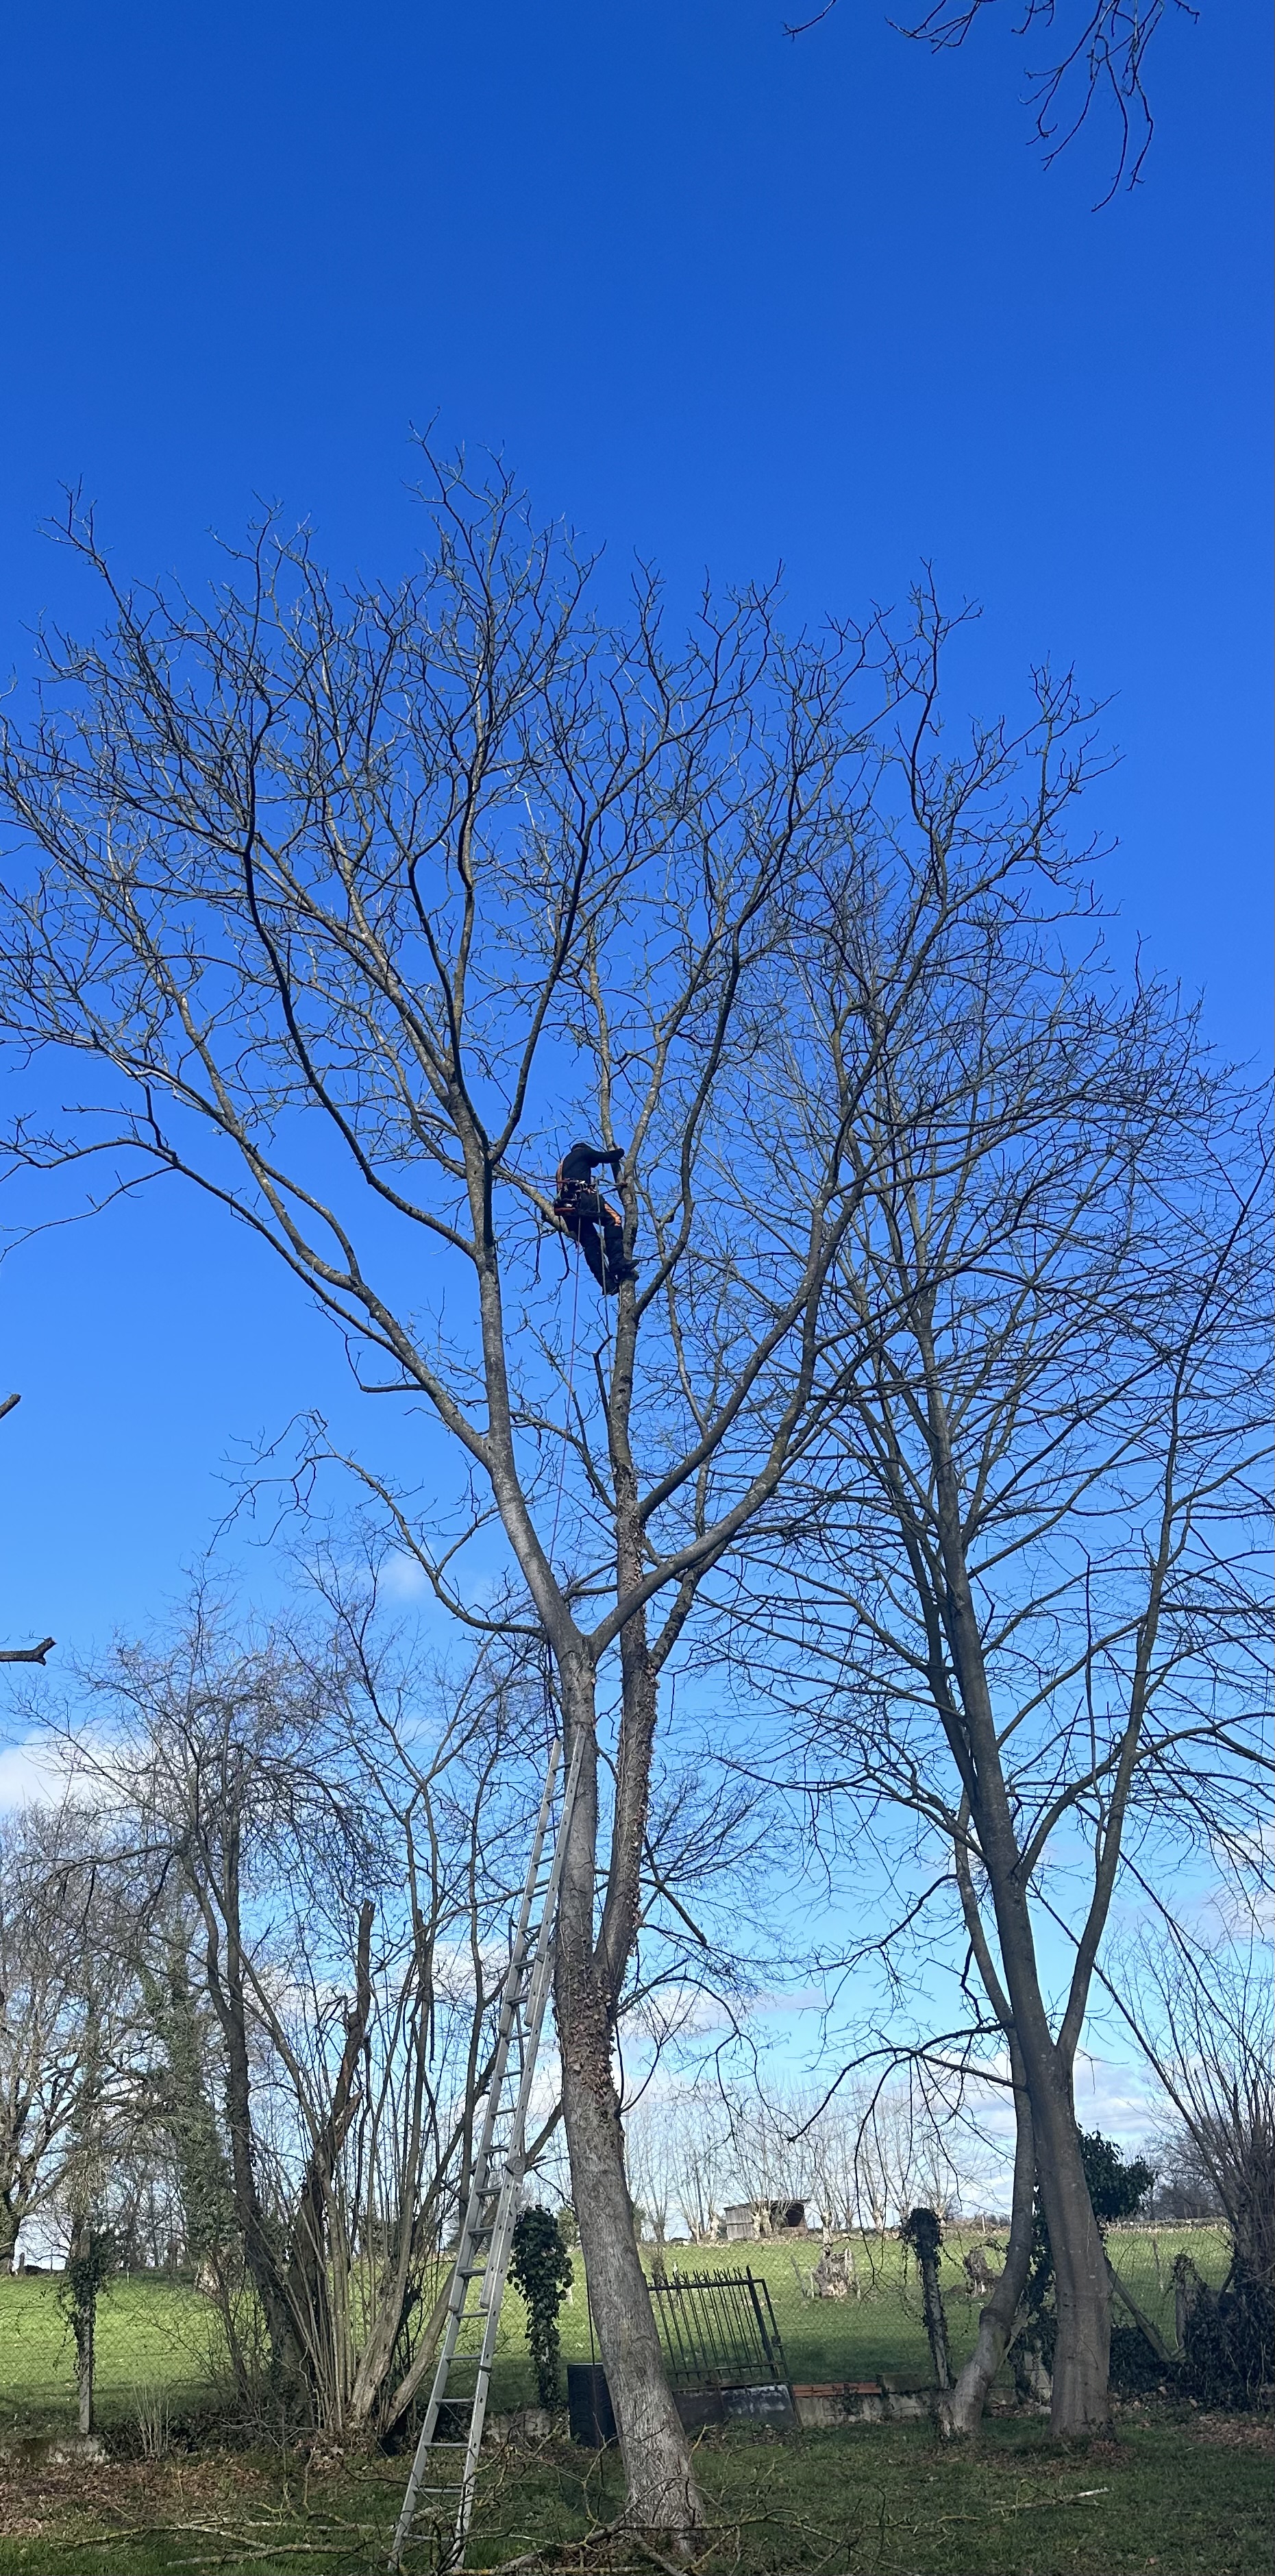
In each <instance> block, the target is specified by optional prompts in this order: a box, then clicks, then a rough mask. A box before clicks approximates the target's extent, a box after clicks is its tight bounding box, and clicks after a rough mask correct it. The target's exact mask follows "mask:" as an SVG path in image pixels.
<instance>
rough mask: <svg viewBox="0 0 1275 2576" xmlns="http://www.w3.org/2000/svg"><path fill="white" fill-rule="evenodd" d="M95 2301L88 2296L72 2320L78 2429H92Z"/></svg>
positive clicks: (84, 2430)
mask: <svg viewBox="0 0 1275 2576" xmlns="http://www.w3.org/2000/svg"><path fill="white" fill-rule="evenodd" d="M96 2309H97V2301H96V2299H94V2298H90V2299H88V2300H87V2301H86V2303H85V2306H84V2308H83V2310H82V2312H81V2313H80V2315H78V2316H77V2317H76V2319H75V2321H74V2328H73V2331H74V2334H75V2363H76V2370H75V2375H76V2379H77V2381H78V2383H79V2391H80V2431H81V2432H82V2433H91V2432H92V2430H93V2367H94V2354H93V2340H94V2333H95V2329H96V2325H97V2316H96Z"/></svg>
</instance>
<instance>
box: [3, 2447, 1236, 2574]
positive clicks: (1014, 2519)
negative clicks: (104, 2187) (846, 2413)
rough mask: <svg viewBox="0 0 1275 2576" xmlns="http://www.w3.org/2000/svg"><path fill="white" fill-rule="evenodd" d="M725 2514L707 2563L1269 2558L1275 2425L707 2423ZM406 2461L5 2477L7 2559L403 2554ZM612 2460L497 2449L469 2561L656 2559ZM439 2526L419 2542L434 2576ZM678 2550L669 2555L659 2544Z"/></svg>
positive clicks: (17, 2567)
mask: <svg viewBox="0 0 1275 2576" xmlns="http://www.w3.org/2000/svg"><path fill="white" fill-rule="evenodd" d="M698 2469H699V2475H700V2481H701V2485H702V2489H703V2492H704V2496H705V2501H706V2505H707V2508H708V2515H709V2523H708V2527H707V2528H706V2530H705V2531H704V2533H703V2535H702V2543H701V2547H700V2549H699V2551H698V2552H697V2556H696V2561H695V2568H696V2576H955V2572H956V2571H961V2576H1126V2571H1127V2572H1128V2576H1135V2571H1136V2576H1144V2571H1146V2576H1151V2572H1152V2571H1154V2576H1264V2571H1265V2570H1266V2569H1267V2568H1268V2567H1269V2565H1270V2529H1269V2527H1270V2505H1271V2499H1272V2488H1273V2486H1275V2475H1273V2463H1272V2435H1271V2431H1270V2428H1269V2426H1265V2425H1263V2426H1253V2425H1241V2426H1239V2427H1236V2426H1235V2425H1234V2424H1228V2423H1219V2422H1211V2421H1209V2420H1208V2419H1199V2418H1196V2419H1188V2418H1182V2417H1174V2418H1171V2419H1170V2418H1165V2419H1162V2420H1152V2419H1148V2418H1146V2417H1145V2416H1144V2417H1140V2418H1138V2417H1133V2416H1129V2415H1126V2416H1125V2418H1124V2419H1123V2420H1122V2422H1121V2423H1120V2425H1119V2427H1118V2431H1117V2435H1116V2437H1115V2438H1114V2439H1112V2440H1110V2441H1106V2442H1102V2443H1094V2444H1089V2445H1085V2446H1077V2447H1075V2448H1071V2449H1067V2450H1062V2451H1060V2450H1059V2449H1058V2448H1057V2447H1056V2446H1055V2445H1052V2444H1051V2443H1050V2442H1049V2439H1048V2436H1047V2434H1046V2432H1045V2431H1044V2428H1043V2427H1042V2426H1041V2425H1040V2424H1039V2423H1038V2422H1026V2423H1024V2422H1006V2421H1003V2420H1000V2421H995V2422H993V2423H991V2424H990V2425H989V2426H988V2428H987V2432H986V2436H985V2438H984V2439H983V2441H982V2442H980V2444H979V2445H978V2446H977V2447H976V2448H975V2449H972V2450H969V2451H961V2452H959V2453H955V2454H954V2453H952V2452H950V2451H946V2450H944V2449H942V2448H941V2447H940V2446H939V2444H938V2443H937V2441H936V2439H935V2437H934V2434H933V2432H932V2431H931V2429H930V2428H929V2427H928V2426H861V2427H854V2428H849V2429H846V2430H844V2431H835V2432H822V2433H800V2434H795V2435H790V2436H787V2437H785V2438H783V2439H777V2438H775V2437H774V2436H765V2437H762V2438H760V2439H753V2440H744V2439H741V2438H738V2437H725V2436H721V2435H717V2436H708V2437H706V2438H705V2440H704V2442H703V2443H702V2445H701V2447H700V2450H699V2453H698ZM402 2476H403V2463H402V2462H392V2461H386V2460H383V2459H379V2458H358V2459H350V2460H347V2461H344V2462H340V2463H337V2462H333V2461H330V2462H329V2463H328V2464H327V2465H326V2466H320V2464H319V2463H318V2462H317V2461H312V2462H311V2464H310V2466H309V2468H308V2470H302V2469H301V2468H299V2467H298V2465H297V2463H296V2462H295V2461H292V2462H283V2461H278V2460H276V2461H268V2460H264V2459H244V2458H235V2459H232V2458H229V2457H227V2458H223V2459H216V2458H212V2459H205V2460H203V2461H197V2462H185V2463H183V2462H180V2461H169V2462H157V2463H151V2464H137V2465H134V2466H133V2467H131V2468H130V2466H129V2465H128V2464H127V2463H120V2464H115V2463H111V2464H108V2465H106V2466H104V2467H102V2468H100V2469H98V2470H96V2471H94V2472H92V2473H91V2475H90V2476H88V2477H86V2476H85V2474H84V2472H82V2471H81V2472H79V2473H67V2474H66V2479H65V2485H64V2488H63V2490H62V2491H61V2492H50V2491H49V2489H48V2486H47V2484H45V2485H39V2486H37V2487H32V2486H31V2485H30V2484H28V2485H26V2486H23V2485H22V2484H21V2483H18V2484H16V2485H15V2483H14V2482H13V2480H12V2478H11V2479H10V2483H9V2487H8V2489H7V2491H4V2490H0V2516H2V2517H3V2527H4V2528H5V2529H6V2530H7V2533H8V2535H9V2536H8V2537H6V2538H5V2539H3V2540H0V2576H72V2571H73V2570H74V2571H77V2576H169V2571H170V2570H171V2571H174V2576H175V2571H177V2570H186V2569H191V2570H194V2569H196V2568H211V2567H219V2568H222V2569H225V2570H227V2571H229V2576H240V2571H243V2576H246V2571H247V2570H248V2569H249V2568H253V2569H258V2570H261V2571H263V2576H295V2571H296V2570H297V2569H299V2568H304V2567H305V2566H306V2565H307V2563H309V2564H311V2565H313V2566H314V2567H315V2568H316V2569H320V2568H322V2569H331V2570H334V2571H336V2576H373V2571H374V2570H379V2569H381V2568H383V2566H384V2563H385V2553H386V2548H387V2545H388V2539H389V2534H390V2531H391V2529H392V2527H393V2521H394V2516H395V2512H396V2510H397V2505H398V2500H399V2496H400V2493H401V2487H402ZM619 2502H620V2490H619V2480H618V2471H617V2467H616V2464H615V2461H614V2459H613V2457H611V2456H610V2455H607V2456H604V2458H603V2459H602V2460H601V2461H600V2462H595V2461H590V2460H589V2459H588V2458H587V2457H586V2456H585V2455H582V2454H580V2453H578V2452H574V2451H572V2450H571V2448H570V2446H568V2445H566V2444H556V2445H547V2446H545V2448H544V2450H543V2451H542V2452H540V2453H539V2454H538V2455H535V2456H532V2457H528V2456H527V2455H525V2454H517V2453H512V2452H511V2453H506V2454H503V2455H502V2454H497V2455H496V2456H495V2457H493V2459H492V2460H491V2461H490V2462H489V2463H488V2464H487V2465H486V2467H485V2469H484V2475H483V2484H482V2492H481V2494H480V2499H479V2508H478V2513H477V2516H476V2522H475V2529H474V2533H473V2537H472V2541H471V2546H470V2550H469V2553H468V2558H467V2562H466V2563H467V2566H468V2567H469V2568H470V2569H473V2570H477V2569H482V2568H488V2569H490V2568H496V2567H499V2566H501V2565H503V2564H505V2563H506V2562H507V2561H508V2560H509V2559H510V2558H517V2557H520V2556H522V2555H523V2554H524V2553H526V2552H529V2551H536V2552H537V2553H539V2554H538V2557H537V2560H536V2564H537V2565H538V2566H539V2567H541V2568H542V2569H543V2570H544V2571H545V2576H550V2571H552V2570H560V2571H563V2576H566V2571H580V2570H591V2571H597V2576H603V2571H605V2576H620V2571H626V2576H628V2571H632V2576H638V2571H639V2570H640V2571H641V2576H649V2571H650V2568H651V2565H652V2559H651V2557H650V2555H649V2554H648V2553H647V2552H645V2551H643V2550H642V2549H641V2548H639V2547H636V2546H635V2545H634V2543H633V2542H632V2541H625V2540H624V2539H622V2538H620V2537H618V2536H617V2537H615V2538H613V2539H611V2540H610V2541H608V2540H607V2539H606V2538H605V2537H604V2534H605V2527H606V2525H607V2524H608V2523H609V2522H610V2521H611V2520H612V2519H613V2517H614V2516H615V2514H616V2513H617V2512H618V2509H619ZM428 2563H429V2559H428V2553H427V2551H426V2548H425V2546H424V2544H421V2545H419V2546H418V2547H416V2548H415V2549H414V2550H413V2551H412V2553H411V2554H410V2555H409V2557H408V2559H407V2561H406V2565H407V2568H408V2570H409V2576H423V2571H424V2569H425V2568H426V2567H427V2565H428ZM657 2563H658V2562H657Z"/></svg>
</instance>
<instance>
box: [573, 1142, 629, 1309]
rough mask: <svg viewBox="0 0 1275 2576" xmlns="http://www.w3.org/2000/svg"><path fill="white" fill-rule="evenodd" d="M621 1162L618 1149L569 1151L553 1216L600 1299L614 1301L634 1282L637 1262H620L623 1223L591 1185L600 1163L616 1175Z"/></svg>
mask: <svg viewBox="0 0 1275 2576" xmlns="http://www.w3.org/2000/svg"><path fill="white" fill-rule="evenodd" d="M623 1160H624V1156H623V1154H622V1153H621V1152H620V1149H619V1146H618V1145H571V1146H568V1148H567V1151H566V1153H565V1154H564V1155H563V1157H562V1161H561V1162H560V1163H559V1165H558V1177H557V1181H556V1184H555V1187H556V1190H557V1196H556V1198H555V1200H554V1203H553V1211H554V1215H555V1216H558V1217H561V1219H562V1222H563V1225H564V1226H565V1227H566V1230H567V1233H568V1234H569V1235H570V1237H571V1240H572V1242H573V1243H578V1244H579V1246H580V1250H581V1251H582V1253H583V1254H584V1257H585V1260H586V1261H587V1262H588V1265H589V1268H590V1270H591V1271H592V1272H593V1276H594V1278H595V1279H596V1280H597V1283H598V1286H599V1288H600V1289H601V1290H602V1294H603V1296H604V1297H611V1296H613V1295H614V1294H615V1291H616V1289H617V1288H619V1287H621V1286H622V1285H623V1283H624V1281H625V1280H626V1279H636V1277H637V1264H636V1262H634V1261H626V1260H625V1257H624V1226H623V1220H622V1218H620V1217H619V1216H617V1214H616V1211H615V1209H614V1208H613V1207H610V1206H608V1204H607V1201H606V1200H605V1199H604V1198H603V1196H602V1193H601V1191H600V1190H599V1189H595V1187H594V1182H593V1174H594V1168H595V1166H596V1165H597V1164H598V1163H609V1164H610V1166H611V1169H612V1171H613V1172H618V1171H619V1168H620V1165H621V1163H622V1162H623ZM599 1229H601V1231H600V1232H599Z"/></svg>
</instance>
